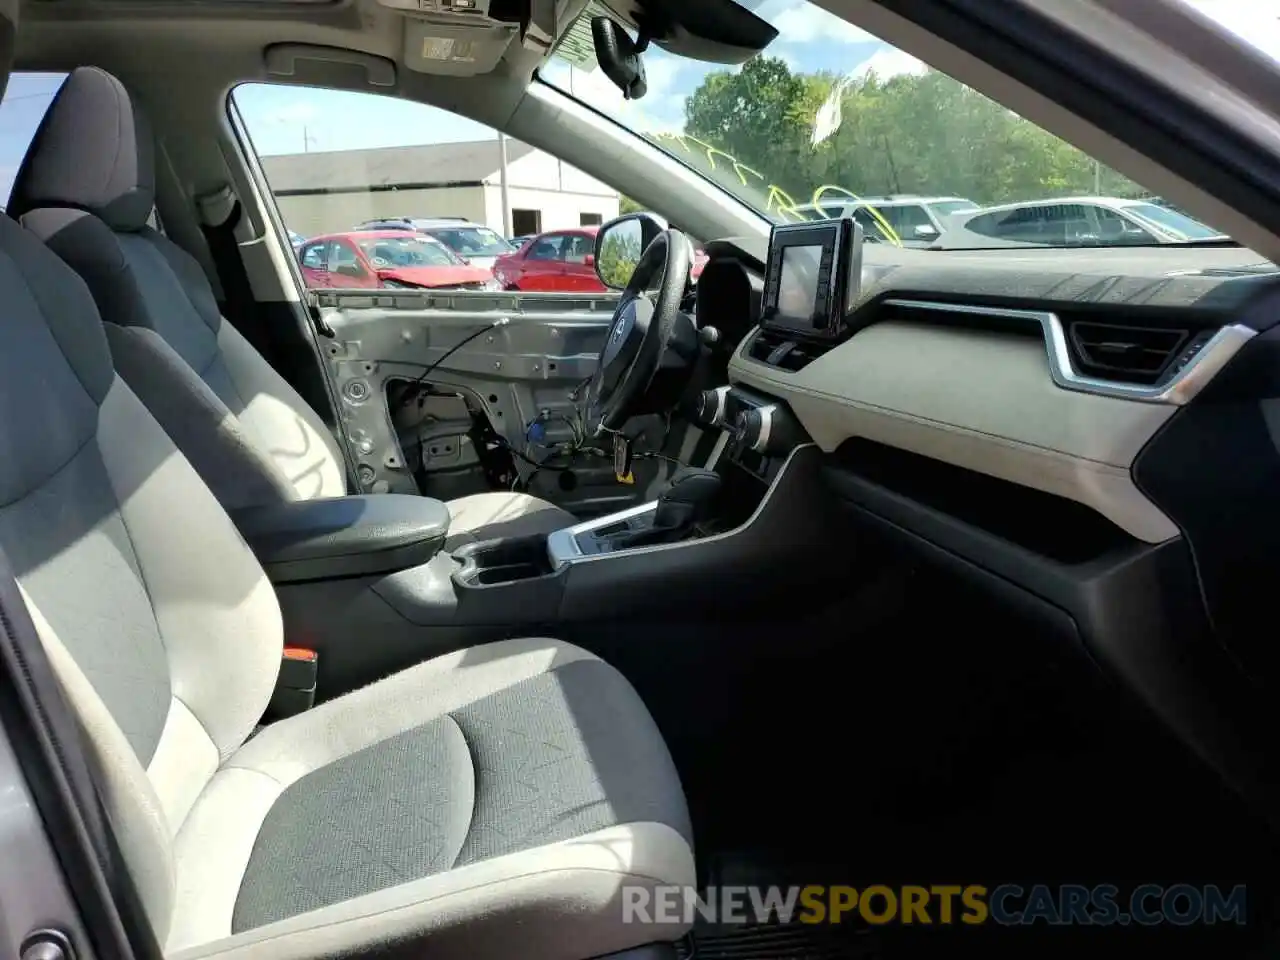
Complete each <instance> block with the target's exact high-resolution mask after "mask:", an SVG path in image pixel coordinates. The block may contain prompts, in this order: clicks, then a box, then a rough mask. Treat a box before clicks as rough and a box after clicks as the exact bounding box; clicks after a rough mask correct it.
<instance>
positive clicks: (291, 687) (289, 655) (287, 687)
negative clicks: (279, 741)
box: [267, 647, 320, 720]
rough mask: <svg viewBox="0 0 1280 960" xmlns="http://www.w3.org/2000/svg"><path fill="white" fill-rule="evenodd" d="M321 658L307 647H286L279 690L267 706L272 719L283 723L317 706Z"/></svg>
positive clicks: (279, 679) (281, 664)
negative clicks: (288, 718) (317, 684)
mask: <svg viewBox="0 0 1280 960" xmlns="http://www.w3.org/2000/svg"><path fill="white" fill-rule="evenodd" d="M319 670H320V655H319V654H318V653H316V651H314V650H308V649H307V648H306V647H285V648H284V652H283V654H282V655H281V658H280V673H279V675H278V676H277V677H276V689H275V692H274V693H272V694H271V702H270V703H269V704H267V713H268V714H270V716H271V717H272V719H275V720H281V719H283V718H285V717H292V716H294V715H295V714H299V713H302V712H303V711H306V710H310V709H311V708H312V706H314V705H315V702H316V677H317V675H318V674H319Z"/></svg>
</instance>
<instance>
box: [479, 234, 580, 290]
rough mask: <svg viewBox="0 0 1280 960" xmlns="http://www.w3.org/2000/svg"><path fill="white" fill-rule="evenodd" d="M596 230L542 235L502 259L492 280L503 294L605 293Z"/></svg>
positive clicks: (495, 268) (496, 266) (494, 268)
mask: <svg viewBox="0 0 1280 960" xmlns="http://www.w3.org/2000/svg"><path fill="white" fill-rule="evenodd" d="M597 229H598V228H597V227H578V228H576V229H573V230H552V231H549V232H547V233H540V234H538V235H537V236H535V237H533V238H532V239H531V240H529V241H528V242H527V243H526V244H525V245H524V246H522V247H521V248H520V249H518V250H516V251H514V252H513V253H509V254H507V255H506V256H503V257H499V258H498V260H497V262H496V263H495V264H494V265H493V276H494V279H495V280H497V281H498V283H499V284H500V285H501V287H502V289H504V290H526V291H603V290H604V289H605V286H604V284H602V283H601V282H600V278H599V277H597V276H596V267H595V262H596V261H595V256H594V253H595V245H596V230H597Z"/></svg>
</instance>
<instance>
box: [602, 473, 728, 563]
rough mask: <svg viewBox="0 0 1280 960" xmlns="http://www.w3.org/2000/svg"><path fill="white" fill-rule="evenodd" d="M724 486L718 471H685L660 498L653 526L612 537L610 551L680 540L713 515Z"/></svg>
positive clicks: (675, 478)
mask: <svg viewBox="0 0 1280 960" xmlns="http://www.w3.org/2000/svg"><path fill="white" fill-rule="evenodd" d="M720 484H721V480H720V475H719V474H718V473H716V472H715V471H714V470H703V469H701V468H699V467H681V468H680V469H679V470H677V471H676V472H675V474H674V475H673V476H672V477H671V481H670V482H669V483H668V484H667V489H666V490H664V491H663V492H662V494H661V496H659V497H658V505H657V507H656V508H655V509H654V512H653V522H652V523H651V524H649V525H648V526H645V527H640V528H638V529H631V530H627V531H626V532H624V533H616V534H612V535H611V536H609V538H608V540H609V547H608V549H610V550H625V549H628V548H630V547H639V546H643V545H645V544H652V543H672V542H674V541H676V540H679V539H680V538H681V537H683V536H685V535H686V534H688V533H690V532H692V530H693V528H694V526H695V525H696V524H698V523H699V522H700V521H702V520H705V519H707V517H708V516H710V515H711V508H712V507H713V506H714V505H715V499H716V495H717V494H718V493H719V492H720Z"/></svg>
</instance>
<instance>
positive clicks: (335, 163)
mask: <svg viewBox="0 0 1280 960" xmlns="http://www.w3.org/2000/svg"><path fill="white" fill-rule="evenodd" d="M231 97H232V100H233V102H234V105H235V107H236V110H237V112H238V113H239V115H240V117H241V118H242V119H243V121H244V127H245V130H246V132H247V133H248V139H249V141H250V145H251V146H252V148H253V149H254V151H255V152H256V153H257V155H258V157H259V159H260V161H261V167H262V170H263V172H264V174H265V176H266V180H267V186H268V187H269V188H270V191H271V193H272V195H273V197H274V199H275V202H276V206H277V207H278V209H279V211H280V214H281V217H282V219H283V220H284V223H285V226H286V228H287V229H289V230H291V231H294V232H296V233H299V234H301V235H302V236H304V237H316V236H332V235H335V234H337V235H342V234H348V233H351V232H353V231H355V230H356V229H358V227H359V226H360V225H361V224H365V223H368V222H371V221H382V222H384V223H385V222H387V221H391V220H395V219H397V218H411V219H413V220H431V219H437V218H438V219H442V220H454V221H456V225H455V224H442V225H440V227H441V230H442V231H445V232H447V234H448V239H445V237H444V236H441V239H442V240H444V242H445V243H446V244H447V245H449V246H451V247H452V248H453V249H454V250H455V251H456V252H458V253H459V254H460V255H461V256H464V257H467V258H468V259H471V260H473V261H474V262H475V263H476V265H478V266H484V267H488V266H489V265H490V264H491V263H492V262H493V261H494V260H495V259H496V258H497V257H499V256H502V255H505V254H508V253H511V252H512V248H511V246H510V244H508V243H507V242H506V241H507V238H510V237H512V236H519V235H522V234H527V233H537V232H539V231H541V230H565V229H573V230H576V229H577V228H578V227H579V226H581V225H582V224H583V223H585V222H589V220H590V218H592V217H594V218H596V219H595V220H594V222H596V223H601V222H604V221H606V220H611V219H613V218H614V217H616V216H617V215H618V204H619V200H618V191H617V190H616V189H615V188H613V187H611V186H609V185H608V184H605V183H603V182H601V181H599V180H596V179H594V178H593V177H590V176H588V175H587V174H586V173H584V172H582V171H580V170H577V169H575V168H572V167H570V166H569V165H567V164H564V163H561V162H560V160H559V159H558V158H557V157H555V156H552V155H551V154H548V153H545V152H543V151H541V150H536V149H534V148H532V147H530V146H528V145H527V144H524V143H521V142H519V141H517V140H511V139H508V140H507V142H506V150H505V151H504V150H503V149H502V145H501V144H500V143H499V141H498V134H497V131H495V130H494V129H493V128H492V127H488V126H485V125H483V124H479V123H476V122H474V121H472V120H469V119H466V118H464V117H460V116H458V115H456V114H453V113H450V112H448V111H447V110H442V109H439V108H436V107H429V106H426V105H425V104H421V103H415V102H413V101H409V100H402V99H399V98H396V97H387V96H380V95H377V94H371V93H352V92H348V91H337V90H325V89H321V88H316V87H303V86H294V85H276V84H264V83H246V84H241V85H240V86H238V87H236V88H235V90H234V91H233V92H232V94H231ZM504 164H505V170H504ZM504 180H505V181H506V182H507V183H508V184H509V185H511V189H510V190H509V191H504V190H503V188H502V184H503V182H504ZM517 187H518V189H516V188H517ZM504 199H505V200H506V202H507V207H506V209H504V206H503V202H504ZM512 203H514V207H513V206H512ZM430 232H431V233H432V234H435V235H439V234H437V231H436V229H435V228H434V227H433V228H431V231H430ZM451 241H452V242H451ZM556 255H558V250H557V251H556ZM342 257H343V259H342V261H341V262H342V263H344V264H346V265H348V266H350V265H351V264H352V263H353V262H354V259H355V254H354V250H348V251H347V252H345V253H343V254H342ZM338 262H339V261H337V259H336V258H335V260H334V263H335V264H336V263H338Z"/></svg>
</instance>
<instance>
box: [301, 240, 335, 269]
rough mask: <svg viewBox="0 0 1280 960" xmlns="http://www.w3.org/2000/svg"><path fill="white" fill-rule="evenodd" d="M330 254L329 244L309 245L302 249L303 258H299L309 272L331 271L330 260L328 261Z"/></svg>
mask: <svg viewBox="0 0 1280 960" xmlns="http://www.w3.org/2000/svg"><path fill="white" fill-rule="evenodd" d="M328 252H329V245H328V244H327V243H309V244H307V245H306V246H305V247H303V248H302V256H301V257H299V260H301V262H302V265H303V266H304V267H306V268H307V269H308V270H327V269H329V266H328V260H327V259H326V258H327V256H328Z"/></svg>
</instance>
